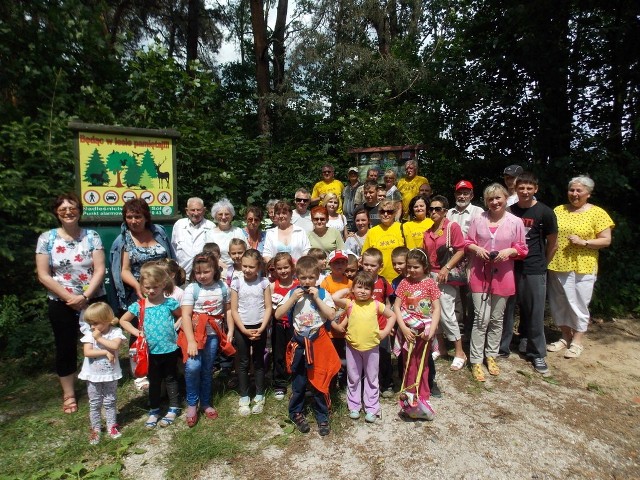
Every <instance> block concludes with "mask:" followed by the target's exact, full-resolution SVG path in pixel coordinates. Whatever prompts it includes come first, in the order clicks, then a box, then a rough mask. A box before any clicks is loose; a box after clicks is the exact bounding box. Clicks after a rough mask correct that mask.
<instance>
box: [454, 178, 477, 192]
mask: <svg viewBox="0 0 640 480" xmlns="http://www.w3.org/2000/svg"><path fill="white" fill-rule="evenodd" d="M462 188H468V189H469V190H473V184H472V183H471V182H470V181H469V180H460V181H459V182H458V183H456V188H455V191H456V192H457V191H458V190H460V189H462Z"/></svg>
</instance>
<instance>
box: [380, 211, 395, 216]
mask: <svg viewBox="0 0 640 480" xmlns="http://www.w3.org/2000/svg"><path fill="white" fill-rule="evenodd" d="M378 212H379V213H380V215H393V214H394V213H396V211H395V210H378Z"/></svg>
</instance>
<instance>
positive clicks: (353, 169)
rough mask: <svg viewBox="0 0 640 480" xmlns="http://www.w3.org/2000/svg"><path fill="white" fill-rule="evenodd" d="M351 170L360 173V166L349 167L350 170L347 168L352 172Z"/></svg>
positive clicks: (348, 171)
mask: <svg viewBox="0 0 640 480" xmlns="http://www.w3.org/2000/svg"><path fill="white" fill-rule="evenodd" d="M351 172H356V173H360V172H359V171H358V167H351V168H349V170H347V173H351Z"/></svg>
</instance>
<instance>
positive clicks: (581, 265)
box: [547, 205, 615, 275]
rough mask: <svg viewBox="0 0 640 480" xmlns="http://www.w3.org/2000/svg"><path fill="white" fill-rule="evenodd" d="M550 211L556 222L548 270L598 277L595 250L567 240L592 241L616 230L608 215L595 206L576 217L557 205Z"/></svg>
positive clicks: (596, 251) (565, 208) (565, 207)
mask: <svg viewBox="0 0 640 480" xmlns="http://www.w3.org/2000/svg"><path fill="white" fill-rule="evenodd" d="M553 211H554V212H555V214H556V217H557V218H558V250H557V251H556V253H555V255H554V256H553V259H552V260H551V262H550V263H549V266H548V267H547V268H548V269H549V270H553V271H554V272H576V273H578V274H580V275H595V274H597V273H598V250H593V249H591V248H589V247H583V246H582V245H574V244H572V243H571V242H570V241H569V238H568V237H569V235H578V236H579V237H580V238H582V239H583V240H593V239H594V238H596V235H598V233H600V232H602V231H603V230H606V229H607V228H613V227H614V226H615V223H613V220H611V217H610V216H609V214H608V213H607V212H605V211H604V210H603V209H602V208H600V207H596V206H595V205H594V206H592V207H591V208H590V209H589V210H586V211H584V212H579V213H573V212H571V211H570V210H569V208H568V205H559V206H557V207H556V208H554V209H553Z"/></svg>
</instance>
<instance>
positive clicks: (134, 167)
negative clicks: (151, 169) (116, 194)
mask: <svg viewBox="0 0 640 480" xmlns="http://www.w3.org/2000/svg"><path fill="white" fill-rule="evenodd" d="M134 155H135V152H134ZM141 175H142V169H141V168H140V165H138V161H137V159H136V158H133V160H132V161H131V162H129V164H128V165H127V172H126V173H125V174H124V176H123V177H122V178H123V180H124V183H126V185H127V187H128V188H131V187H135V186H137V185H140V177H141Z"/></svg>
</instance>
